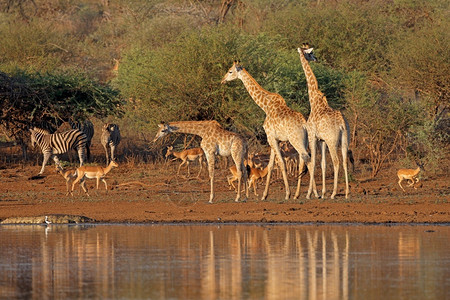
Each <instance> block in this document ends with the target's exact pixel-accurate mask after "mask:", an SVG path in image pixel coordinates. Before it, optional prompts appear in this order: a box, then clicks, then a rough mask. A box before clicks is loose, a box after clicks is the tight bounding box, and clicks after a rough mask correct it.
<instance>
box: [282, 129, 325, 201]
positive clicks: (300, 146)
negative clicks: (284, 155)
mask: <svg viewBox="0 0 450 300" xmlns="http://www.w3.org/2000/svg"><path fill="white" fill-rule="evenodd" d="M305 135H306V131H305V132H304V133H303V135H296V138H297V137H298V138H299V139H290V140H289V141H290V143H291V144H292V146H293V147H294V149H295V150H296V151H297V152H298V153H299V155H298V181H297V189H296V191H295V196H294V199H298V198H299V197H300V184H301V181H302V177H303V175H304V173H303V170H304V168H305V159H309V154H308V151H307V150H306V148H307V144H306V139H305V138H306V137H305ZM307 165H308V167H309V165H310V163H307ZM313 187H314V194H315V195H316V197H317V196H318V195H317V189H316V183H315V181H314V186H313Z"/></svg>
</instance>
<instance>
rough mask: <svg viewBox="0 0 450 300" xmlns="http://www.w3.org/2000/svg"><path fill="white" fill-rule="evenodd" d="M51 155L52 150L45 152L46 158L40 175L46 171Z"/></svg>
mask: <svg viewBox="0 0 450 300" xmlns="http://www.w3.org/2000/svg"><path fill="white" fill-rule="evenodd" d="M50 156H52V153H51V152H45V153H44V160H43V161H42V168H41V171H40V172H39V175H41V174H42V173H44V170H45V165H46V164H47V162H48V160H49V158H50Z"/></svg>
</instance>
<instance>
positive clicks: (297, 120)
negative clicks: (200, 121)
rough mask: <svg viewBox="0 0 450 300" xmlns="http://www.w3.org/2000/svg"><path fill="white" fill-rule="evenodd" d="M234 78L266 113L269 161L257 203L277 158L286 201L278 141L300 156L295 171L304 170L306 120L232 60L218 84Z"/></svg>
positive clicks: (307, 155) (284, 173)
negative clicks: (290, 147)
mask: <svg viewBox="0 0 450 300" xmlns="http://www.w3.org/2000/svg"><path fill="white" fill-rule="evenodd" d="M235 79H240V80H241V81H242V82H243V84H244V86H245V88H246V89H247V91H248V92H249V94H250V96H251V97H252V98H253V100H254V101H255V103H256V104H257V105H258V106H259V107H261V109H262V110H263V111H264V112H265V113H266V119H265V121H264V125H263V128H264V130H265V132H266V135H267V142H268V143H269V145H270V160H269V170H268V173H267V179H266V187H265V190H264V193H263V196H262V199H261V200H265V199H266V198H267V195H268V193H269V184H270V176H271V174H272V169H273V165H274V162H275V156H276V157H277V159H278V164H279V165H280V168H281V172H282V174H283V181H284V186H285V189H286V197H285V199H286V200H288V199H289V197H290V195H291V192H290V189H289V182H288V179H287V172H286V164H285V162H284V159H283V157H282V156H281V152H280V147H279V145H278V142H279V141H289V142H290V143H291V145H292V146H293V147H294V148H295V150H297V152H298V153H299V154H300V155H299V157H300V159H299V170H304V166H305V162H307V163H308V161H309V159H310V157H309V154H308V152H307V150H306V148H307V131H306V119H305V118H304V117H303V115H302V114H301V113H300V112H297V111H294V110H292V109H290V108H289V107H288V106H287V105H286V101H285V100H284V99H283V97H281V96H280V95H279V94H276V93H271V92H269V91H266V90H265V89H263V88H262V87H261V86H260V85H259V84H258V83H257V82H256V80H255V79H254V78H253V77H252V76H251V75H250V74H249V73H248V72H247V71H246V70H245V69H244V68H243V67H242V66H241V65H240V63H239V62H238V61H235V62H234V63H233V66H232V67H231V68H230V69H229V70H228V72H227V73H226V74H225V76H224V77H223V79H222V84H224V83H226V82H228V81H232V80H235ZM308 164H309V163H308ZM304 174H305V173H304V172H303V173H301V174H299V176H298V182H297V190H296V192H295V196H294V199H297V198H298V197H299V195H300V183H301V179H302V176H303V175H304ZM316 195H317V191H316Z"/></svg>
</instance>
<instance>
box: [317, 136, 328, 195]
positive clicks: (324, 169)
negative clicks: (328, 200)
mask: <svg viewBox="0 0 450 300" xmlns="http://www.w3.org/2000/svg"><path fill="white" fill-rule="evenodd" d="M319 144H320V148H321V150H322V162H321V165H320V167H321V168H322V197H321V198H322V199H325V194H326V192H327V187H326V179H325V178H326V176H325V174H326V172H327V156H326V155H327V144H326V143H325V142H323V141H320V142H319Z"/></svg>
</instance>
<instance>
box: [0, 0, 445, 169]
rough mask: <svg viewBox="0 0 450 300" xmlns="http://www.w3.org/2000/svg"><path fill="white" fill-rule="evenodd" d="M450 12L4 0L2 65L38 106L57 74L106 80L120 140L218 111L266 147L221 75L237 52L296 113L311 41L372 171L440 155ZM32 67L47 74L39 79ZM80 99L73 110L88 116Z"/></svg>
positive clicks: (257, 1)
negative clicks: (301, 53) (302, 52)
mask: <svg viewBox="0 0 450 300" xmlns="http://www.w3.org/2000/svg"><path fill="white" fill-rule="evenodd" d="M226 3H229V4H230V6H229V7H228V6H226V7H224V6H223V5H224V4H226ZM449 11H450V9H449V2H448V1H445V0H429V1H419V0H394V1H385V0H373V1H365V0H341V1H334V0H322V1H315V0H302V1H298V0H297V1H295V0H287V1H273V0H239V1H238V0H236V1H233V0H232V1H227V2H224V1H218V0H206V1H184V0H150V1H149V0H136V1H126V0H113V1H100V2H99V1H94V0H81V1H45V0H32V1H30V0H8V1H5V2H4V3H0V35H1V36H2V42H1V43H0V52H1V53H2V56H1V57H0V71H1V72H5V73H8V74H13V76H12V77H13V78H14V80H15V82H16V83H17V84H19V83H21V84H23V85H21V86H22V87H25V86H26V87H27V88H29V93H30V95H31V96H30V97H31V99H34V100H32V101H38V98H37V96H36V94H33V93H34V92H35V91H39V92H42V91H44V90H45V93H44V94H45V95H46V97H48V98H49V99H59V98H60V97H62V98H64V97H66V95H62V94H60V92H58V91H61V90H65V89H66V87H67V86H66V85H65V84H61V85H59V86H58V82H59V81H61V80H62V81H63V82H66V81H65V80H66V79H67V78H66V79H61V78H60V76H61V75H60V74H66V72H68V71H69V74H72V75H67V76H69V77H71V76H73V73H70V72H72V71H71V70H77V72H79V74H84V75H83V76H85V79H86V78H90V79H86V82H85V81H84V79H80V78H79V77H77V76H75V77H77V78H78V79H76V81H79V82H85V83H84V85H83V86H85V87H86V89H87V90H95V88H94V87H96V86H102V87H105V88H107V89H110V91H114V92H113V93H112V94H115V93H116V92H117V91H118V92H120V93H121V97H123V98H125V99H127V102H126V106H124V107H123V112H124V115H123V116H124V119H123V120H114V121H115V122H118V123H121V125H122V124H123V125H122V126H121V127H122V128H124V132H126V131H127V130H129V131H128V132H129V134H135V135H138V134H144V133H149V134H152V133H153V131H154V129H156V124H157V123H158V122H159V121H161V120H167V121H170V120H178V119H184V120H201V119H216V120H218V121H219V122H220V123H221V124H222V125H224V126H226V127H227V128H229V129H231V130H235V131H239V132H241V133H244V134H245V135H246V136H247V137H248V138H249V139H250V140H255V139H258V140H259V141H260V142H261V141H262V142H264V138H265V134H264V130H263V129H262V126H261V125H262V123H263V120H264V113H263V112H262V110H261V109H260V108H259V107H258V106H257V105H255V103H254V102H253V101H252V100H251V99H250V97H249V95H248V92H247V91H246V90H245V88H244V86H243V84H242V83H241V82H237V81H236V82H230V83H228V84H227V85H224V86H222V85H220V80H221V78H222V76H223V75H224V74H225V72H226V71H227V69H228V68H229V67H230V66H231V64H232V61H233V60H235V59H239V60H240V61H241V63H242V65H243V66H244V67H245V68H246V69H247V70H248V71H249V73H250V74H251V75H252V76H253V77H254V78H255V79H256V81H257V82H258V83H260V85H261V86H262V87H263V88H265V89H267V90H269V91H271V92H276V93H279V94H280V95H281V96H283V97H284V99H285V100H286V102H287V104H288V105H289V106H290V107H291V108H293V109H295V110H297V111H300V112H302V113H303V114H304V115H305V117H306V116H307V115H308V113H309V102H308V94H307V87H306V81H305V78H304V74H303V70H302V68H301V64H300V60H299V58H298V53H297V51H296V48H297V47H299V45H301V43H303V42H309V43H310V44H311V45H312V46H313V47H314V48H315V54H316V56H317V57H318V59H319V61H318V62H315V63H312V69H313V71H314V73H315V75H316V77H317V79H318V82H319V88H320V89H321V90H322V91H323V92H324V93H325V95H326V96H327V99H328V101H329V104H330V105H331V106H332V107H333V108H336V109H341V110H343V111H344V113H345V115H346V116H347V118H348V119H349V121H350V124H351V128H352V137H353V140H352V147H353V149H352V150H353V151H354V152H355V153H357V154H358V155H359V156H360V159H361V160H366V159H367V160H369V161H370V164H371V167H372V171H373V172H374V173H373V174H372V175H376V174H377V172H378V171H377V170H380V169H381V168H382V166H383V162H385V161H387V160H389V159H391V158H398V157H400V158H401V157H403V156H404V157H411V158H412V159H415V158H419V159H422V160H425V161H428V162H432V161H435V162H436V161H439V160H441V159H449V154H448V153H449V148H450V146H449V144H450V140H449V137H448V127H449V124H450V121H449V116H448V111H449V110H450V108H449V98H448V86H449V82H448V81H449V78H450V77H449V76H448V74H449V71H450V70H449V61H450V57H449V55H450V52H449V51H448V49H449V41H450V38H449V34H448V28H449V23H448V22H449V21H448V20H450V18H449V15H448V12H449ZM115 60H117V61H119V62H120V64H119V70H118V72H116V70H115V69H114V68H113V66H114V61H115ZM16 70H22V71H21V72H18V73H15V74H14V72H17V71H16ZM37 73H39V74H54V75H51V76H56V77H57V78H55V79H54V78H52V79H50V77H49V78H47V79H48V80H44V77H46V76H50V75H39V76H40V78H41V79H39V80H38V79H37V78H38V77H39V76H38V75H36V74H37ZM21 74H22V75H21ZM32 74H35V75H32ZM55 74H57V75H55ZM91 79H93V81H91V84H92V85H93V86H90V85H89V84H88V82H90V80H91ZM53 80H54V82H53ZM37 81H39V82H40V83H41V84H42V85H38V84H37V83H36V82H37ZM97 81H98V82H102V83H104V84H105V85H100V84H99V83H98V82H97ZM67 82H72V81H70V80H69V81H67ZM30 83H33V84H30ZM107 83H111V86H113V87H114V90H113V89H111V88H110V87H109V85H108V84H107ZM44 85H48V86H47V88H46V87H44ZM74 85H75V86H76V84H74ZM25 90H26V89H25V88H23V89H22V91H25ZM102 91H103V90H102ZM36 93H37V92H36ZM84 93H85V94H86V95H87V97H88V98H91V99H92V98H94V97H95V98H98V99H101V98H102V97H101V96H96V95H93V94H89V93H88V92H86V90H84ZM100 94H102V93H100ZM105 94H106V95H109V96H105V97H106V99H112V98H114V99H117V98H115V97H117V95H112V94H111V93H110V92H109V91H105ZM110 96H111V97H112V98H109V97H110ZM39 97H41V96H39ZM42 99H46V98H45V97H44V98H42ZM66 99H73V98H70V97H68V98H66ZM70 101H71V100H70ZM70 101H69V102H70ZM88 102H89V101H87V102H83V101H81V103H82V104H81V107H83V106H84V109H85V110H86V111H85V110H83V109H82V108H79V107H78V106H77V108H75V112H76V113H78V112H79V113H82V114H87V115H89V114H91V113H92V111H89V109H88V108H87V107H88V106H87V103H88ZM106 102H107V103H108V101H106ZM52 103H53V102H52ZM93 103H94V106H93V107H94V108H93V110H95V111H97V110H98V109H99V110H100V111H102V108H101V105H100V106H99V107H96V106H95V105H99V104H98V103H97V102H93ZM56 104H58V105H60V106H61V107H64V106H65V105H66V103H65V102H64V101H63V104H61V103H59V102H58V101H56V102H55V103H53V104H51V105H48V107H46V105H47V104H46V103H45V102H42V103H40V104H39V105H38V106H37V107H38V109H39V110H41V111H43V110H44V107H45V109H47V110H48V111H50V112H51V113H50V114H49V115H52V114H53V113H54V112H55V111H58V109H57V108H56V107H55V105H56ZM106 105H109V104H106ZM17 107H18V108H21V106H17ZM24 109H28V110H25V111H27V112H28V111H30V110H29V108H26V107H24ZM31 112H32V110H31ZM114 112H115V110H109V111H108V112H107V113H105V114H111V113H112V114H113V115H111V117H110V118H114V117H115V116H114ZM59 113H60V112H59ZM105 114H103V112H102V113H100V115H105ZM24 115H28V114H27V113H25V114H24ZM35 115H38V113H37V111H36V112H35V113H33V116H35ZM56 115H57V114H56ZM52 118H55V115H53V116H52ZM58 118H59V117H56V118H55V120H57V119H58ZM27 122H28V121H27ZM135 140H136V139H135ZM369 145H371V146H369ZM377 147H378V148H377ZM437 149H442V151H438V150H437ZM371 155H372V156H371ZM434 165H435V166H436V168H438V167H439V165H443V164H437V163H435V164H434ZM374 170H375V171H374Z"/></svg>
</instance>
